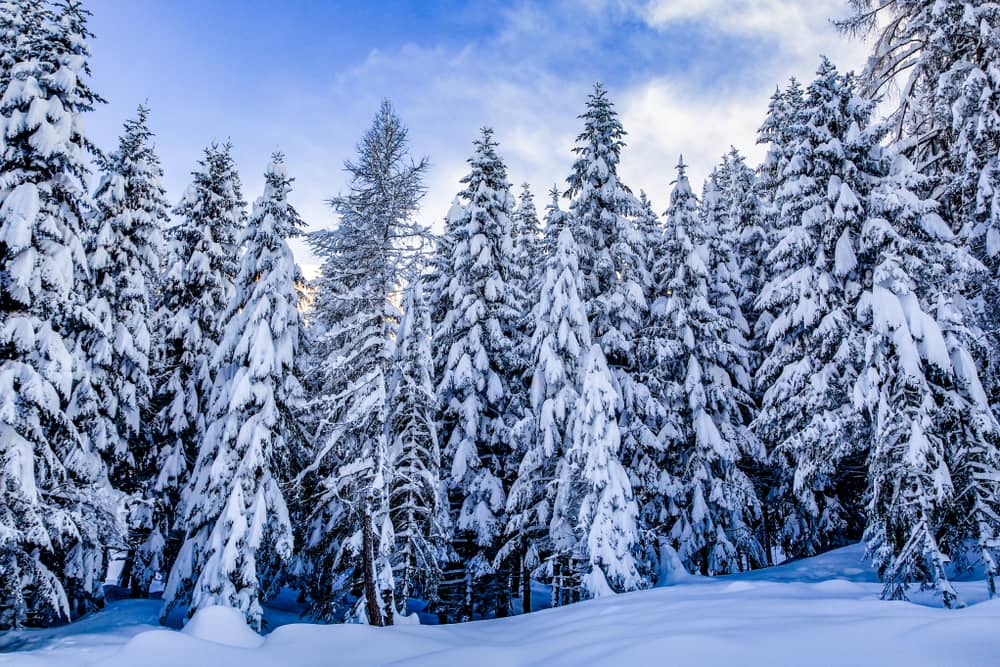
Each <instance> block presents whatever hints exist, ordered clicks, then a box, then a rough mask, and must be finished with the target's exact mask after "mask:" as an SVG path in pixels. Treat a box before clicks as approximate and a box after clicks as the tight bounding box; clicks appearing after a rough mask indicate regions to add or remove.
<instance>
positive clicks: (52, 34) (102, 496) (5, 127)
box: [0, 2, 121, 629]
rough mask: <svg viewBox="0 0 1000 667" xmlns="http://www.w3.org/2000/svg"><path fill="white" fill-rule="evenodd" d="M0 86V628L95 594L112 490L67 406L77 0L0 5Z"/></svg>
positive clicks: (80, 201)
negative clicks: (5, 26) (1, 24)
mask: <svg viewBox="0 0 1000 667" xmlns="http://www.w3.org/2000/svg"><path fill="white" fill-rule="evenodd" d="M3 13H4V14H5V15H6V19H5V20H7V19H9V21H10V25H14V26H18V28H17V32H16V33H13V38H14V39H13V41H10V38H11V36H12V33H11V32H6V31H5V32H4V33H3V34H2V35H0V39H3V40H4V45H3V51H4V53H3V59H4V64H5V65H9V67H10V69H9V70H8V69H6V67H5V68H4V72H5V73H4V76H3V83H5V84H6V85H5V91H4V93H3V95H2V97H0V136H2V137H3V141H2V142H0V183H2V188H0V273H2V279H0V285H2V287H0V533H2V534H3V539H2V540H0V628H5V629H6V628H11V627H21V626H24V625H45V624H48V623H52V622H57V621H63V620H68V619H70V618H73V617H76V616H78V615H80V614H81V613H84V612H86V611H87V610H88V609H91V608H93V606H95V605H96V604H99V603H100V602H101V599H102V597H103V594H102V583H103V574H104V569H105V566H106V555H105V554H106V549H107V547H108V546H110V545H113V544H117V543H118V542H119V540H120V539H121V537H120V534H119V526H118V522H117V520H116V517H115V504H116V502H117V496H116V494H115V493H114V492H112V491H111V489H110V486H109V484H108V480H107V472H106V468H105V465H104V463H103V461H102V459H101V457H100V453H99V452H98V451H96V450H95V449H94V448H93V442H92V440H91V439H90V438H88V437H85V436H84V435H83V434H81V433H80V432H79V431H78V429H77V428H76V426H75V424H74V422H73V420H72V419H71V416H70V414H69V413H68V410H67V407H68V404H69V400H70V399H71V397H72V396H73V393H74V392H75V391H76V390H77V388H78V387H79V385H80V382H81V380H82V379H84V378H83V371H84V370H85V368H86V365H87V364H89V360H88V359H86V358H84V357H83V356H82V355H78V354H75V353H74V346H75V341H76V340H77V339H78V336H79V335H80V331H81V328H80V327H79V326H78V325H80V324H81V323H86V324H87V325H88V326H89V325H91V324H93V323H94V322H95V318H94V316H93V314H91V313H89V312H88V311H87V304H86V303H85V301H86V298H87V297H86V294H87V292H88V291H89V285H88V284H87V279H88V275H89V271H88V267H87V261H86V256H85V252H84V247H83V241H82V238H81V235H82V234H83V232H84V230H85V221H84V215H85V210H86V209H87V207H88V205H89V197H88V195H87V185H86V179H87V174H88V169H87V165H86V162H85V154H86V152H87V151H90V152H91V153H95V154H96V150H94V149H93V146H92V145H91V143H90V142H89V141H88V139H87V138H86V136H85V134H83V118H82V116H83V115H84V114H85V113H86V112H87V111H90V110H91V109H92V107H93V105H94V103H95V102H97V101H99V100H100V98H99V97H98V96H97V95H96V94H95V93H94V92H93V91H92V90H91V89H90V87H89V84H88V78H89V74H90V68H89V65H88V57H89V51H88V47H87V39H88V38H89V37H90V33H89V31H88V29H87V26H86V19H87V16H88V15H87V13H86V11H84V10H83V9H81V8H80V6H79V4H77V3H75V2H68V3H59V4H56V5H54V6H53V5H48V4H43V3H38V2H10V3H6V4H5V5H4V7H3Z"/></svg>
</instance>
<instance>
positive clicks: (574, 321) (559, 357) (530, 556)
mask: <svg viewBox="0 0 1000 667" xmlns="http://www.w3.org/2000/svg"><path fill="white" fill-rule="evenodd" d="M557 205H558V204H557V203H556V202H555V201H554V202H553V206H557ZM555 224H558V223H555ZM578 255H579V250H578V249H577V245H576V241H575V240H574V238H573V234H572V232H571V231H570V230H569V229H568V228H567V227H566V226H563V228H562V230H561V231H560V232H559V237H558V245H557V246H556V248H555V251H554V253H553V254H552V255H551V256H550V257H549V258H548V260H547V261H546V264H545V276H544V279H543V281H542V285H541V290H540V292H539V300H538V303H537V304H536V306H535V307H534V309H533V310H532V317H533V319H534V322H535V330H534V334H533V336H532V339H531V350H532V354H531V357H530V359H531V364H530V365H531V367H532V369H533V372H532V376H531V391H530V396H531V404H530V409H531V416H530V423H529V424H528V425H527V426H526V429H525V431H526V435H527V437H526V438H524V439H523V441H522V450H521V451H520V452H519V454H520V461H519V465H518V470H517V477H516V479H515V480H514V483H513V485H512V486H511V490H510V494H509V495H508V497H507V527H506V531H505V536H506V538H507V543H506V544H505V545H504V548H503V550H502V551H501V556H503V555H505V553H515V554H517V557H518V558H517V567H518V568H519V570H520V573H519V580H520V582H521V586H522V591H521V592H520V595H521V598H522V609H523V611H524V613H528V612H530V611H531V574H532V572H533V570H534V569H536V568H537V567H538V566H539V565H540V564H541V563H542V561H543V560H544V559H545V558H546V556H547V555H548V553H549V552H551V545H550V540H549V539H548V538H549V524H550V523H551V521H552V504H553V500H554V481H555V472H556V464H557V462H558V461H559V459H560V457H562V456H564V455H565V454H566V452H567V450H568V444H569V442H568V441H569V435H570V432H569V426H570V423H571V421H572V419H573V412H574V410H575V409H576V402H577V399H578V397H579V385H580V360H581V358H582V355H583V354H584V353H586V351H587V350H589V349H590V325H589V324H588V322H587V316H586V313H585V311H584V306H583V302H582V301H581V299H580V291H581V287H582V283H581V275H580V269H579V265H578V263H577V261H578V260H577V257H578Z"/></svg>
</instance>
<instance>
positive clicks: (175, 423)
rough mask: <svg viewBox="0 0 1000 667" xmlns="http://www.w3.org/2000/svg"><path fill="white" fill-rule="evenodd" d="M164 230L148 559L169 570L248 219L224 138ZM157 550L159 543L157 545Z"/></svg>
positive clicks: (157, 319)
mask: <svg viewBox="0 0 1000 667" xmlns="http://www.w3.org/2000/svg"><path fill="white" fill-rule="evenodd" d="M193 177H194V178H193V181H192V183H191V185H190V186H188V189H187V191H186V192H185V194H184V196H183V198H182V199H181V202H180V203H179V204H178V206H177V207H176V208H175V209H174V213H175V214H176V215H178V216H180V217H181V221H180V222H179V223H178V224H176V225H175V226H173V227H171V228H169V229H168V230H167V234H166V236H167V243H166V253H165V260H164V273H163V275H162V276H161V279H160V290H159V299H158V303H157V309H156V313H155V314H154V331H155V333H154V335H155V342H154V345H153V364H152V368H153V374H154V375H153V378H152V379H153V387H154V396H153V404H152V407H153V411H154V413H155V414H154V418H153V425H152V433H151V435H150V438H149V441H150V444H151V447H150V451H149V453H148V456H149V461H150V465H152V466H153V469H154V470H155V471H156V472H155V478H154V479H152V480H150V486H149V488H148V489H147V497H148V502H149V503H150V505H151V509H152V511H153V513H154V517H153V522H154V524H155V527H154V528H153V529H152V532H151V533H150V536H151V539H150V540H149V541H148V542H147V543H146V544H145V545H144V546H143V556H142V557H143V559H146V560H149V561H150V562H151V561H153V560H157V561H159V563H160V568H161V572H169V571H170V570H171V569H172V567H173V562H174V558H175V557H176V555H177V552H178V550H179V549H180V546H181V543H182V541H183V540H184V532H185V528H186V527H185V526H182V525H179V524H178V523H176V520H177V519H178V518H179V517H180V515H181V513H180V510H179V509H178V504H179V502H180V498H181V492H182V490H183V489H184V488H185V487H186V486H187V485H188V482H189V479H190V471H191V466H192V465H193V464H194V462H195V460H196V459H197V457H198V451H199V448H200V447H201V443H202V441H203V440H204V436H205V426H206V415H207V413H208V407H209V406H208V401H209V394H210V392H211V388H212V382H213V373H212V371H213V366H212V358H213V356H214V355H215V351H216V348H217V346H218V343H219V340H220V338H221V325H222V321H221V318H222V316H223V315H224V314H225V313H226V312H227V310H228V308H229V305H230V302H231V301H232V295H233V292H234V281H235V278H236V270H237V261H238V255H237V245H236V241H237V239H238V235H239V234H241V233H242V229H243V226H244V224H245V217H246V213H245V210H244V208H245V202H244V201H243V196H242V191H241V186H240V179H239V175H238V173H237V172H236V165H235V164H234V162H233V158H232V147H231V146H230V145H229V144H228V143H227V144H223V145H219V144H217V143H212V144H211V145H209V146H208V147H207V148H206V149H205V154H204V157H203V158H202V159H201V160H200V161H199V163H198V168H197V169H196V170H195V171H194V172H193ZM158 550H159V551H158Z"/></svg>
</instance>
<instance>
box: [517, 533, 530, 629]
mask: <svg viewBox="0 0 1000 667" xmlns="http://www.w3.org/2000/svg"><path fill="white" fill-rule="evenodd" d="M518 569H519V570H520V571H521V611H522V612H524V613H525V614H530V613H531V572H529V571H528V545H527V540H522V542H521V562H520V563H519V564H518Z"/></svg>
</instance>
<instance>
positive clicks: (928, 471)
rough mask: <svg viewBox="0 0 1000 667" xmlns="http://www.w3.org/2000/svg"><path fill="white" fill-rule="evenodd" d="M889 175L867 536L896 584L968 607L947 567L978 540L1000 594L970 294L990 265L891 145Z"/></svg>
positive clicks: (884, 183)
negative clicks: (923, 588) (926, 196)
mask: <svg viewBox="0 0 1000 667" xmlns="http://www.w3.org/2000/svg"><path fill="white" fill-rule="evenodd" d="M867 131H868V132H869V133H870V134H872V135H874V141H873V142H872V144H873V145H872V149H871V150H872V152H873V153H874V154H877V155H880V156H881V166H882V170H883V172H882V178H881V179H880V181H879V183H878V184H877V185H876V187H875V188H874V190H873V192H872V194H871V195H870V197H869V198H868V200H867V201H866V204H867V212H868V218H867V220H866V222H865V225H864V228H863V231H862V236H861V251H862V252H863V253H865V254H869V255H870V256H871V257H872V258H873V261H874V262H875V266H874V269H873V271H872V272H871V274H870V276H871V277H870V281H871V282H870V283H868V284H866V285H865V292H864V294H863V296H862V298H861V302H860V305H859V308H858V313H859V315H860V317H861V319H862V322H863V323H864V325H865V326H866V328H867V329H868V331H867V339H866V342H865V367H864V370H863V372H862V374H861V376H860V377H859V379H858V382H857V385H856V389H855V401H856V403H857V405H858V407H859V408H862V409H864V410H865V411H867V412H868V413H869V414H870V415H871V417H872V419H873V420H874V426H873V444H872V448H871V454H870V456H869V465H868V477H869V493H868V506H867V520H868V522H867V527H866V530H865V540H866V541H867V546H868V554H869V556H870V557H871V558H872V560H873V561H874V563H875V564H876V566H877V567H878V569H879V574H880V576H881V578H882V581H883V583H884V584H885V590H884V596H885V597H889V598H892V599H901V598H905V594H906V589H907V588H908V586H909V585H910V584H911V583H913V582H919V583H920V584H921V585H927V584H930V585H933V586H935V587H937V588H938V589H939V590H940V593H941V596H942V598H943V601H944V604H945V605H946V606H948V607H953V606H961V602H960V601H959V599H958V596H957V594H956V592H955V589H954V587H953V586H952V585H951V583H950V582H949V580H948V573H947V571H946V567H945V566H946V564H947V563H948V562H949V561H954V562H956V563H957V564H958V566H959V567H962V566H963V565H964V561H965V552H966V549H967V548H968V545H969V544H970V543H974V544H976V545H977V546H978V550H979V554H980V557H981V559H982V562H983V565H984V566H985V569H986V574H987V577H988V582H989V593H990V595H991V596H993V595H994V594H995V592H996V589H995V578H996V576H997V574H998V570H997V557H998V549H1000V547H998V544H997V541H996V536H997V535H998V534H1000V518H998V517H1000V450H998V449H997V445H998V443H1000V426H998V424H997V422H996V420H995V419H994V417H993V415H992V412H991V411H990V406H989V404H988V401H987V398H986V393H985V392H984V391H983V388H982V385H981V383H980V381H979V377H978V373H977V370H976V367H975V363H974V362H973V360H972V355H971V352H970V345H971V344H972V343H973V341H974V338H975V335H976V332H975V330H974V329H972V328H971V327H970V326H969V325H968V322H969V321H970V318H971V315H972V313H971V312H970V310H969V308H968V304H967V302H966V301H965V300H964V299H963V298H962V297H961V295H962V293H963V292H965V291H966V290H967V289H968V283H969V282H971V281H973V280H977V279H979V278H980V276H979V275H977V273H978V272H979V271H980V270H981V269H982V266H981V265H980V264H979V263H978V262H977V261H975V260H974V259H972V257H971V256H970V255H969V254H968V253H967V251H966V250H965V249H963V248H961V247H959V246H956V241H959V240H960V239H957V238H956V237H955V235H954V234H953V232H952V231H951V229H950V228H949V226H948V225H947V224H946V223H945V222H944V221H943V220H942V219H941V218H940V217H939V215H938V214H937V212H936V208H937V203H936V202H934V201H932V200H922V199H920V197H918V196H917V195H915V194H914V191H918V190H920V189H921V185H922V184H921V181H922V180H923V179H922V178H920V177H918V176H917V174H916V172H915V171H914V169H913V166H912V165H911V163H910V162H909V160H907V159H906V158H904V157H901V156H898V155H896V154H895V152H894V151H892V150H885V149H883V148H882V147H881V146H880V145H879V144H878V143H877V142H878V140H879V139H881V138H882V133H883V131H882V129H881V128H878V127H876V128H873V129H871V130H867Z"/></svg>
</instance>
